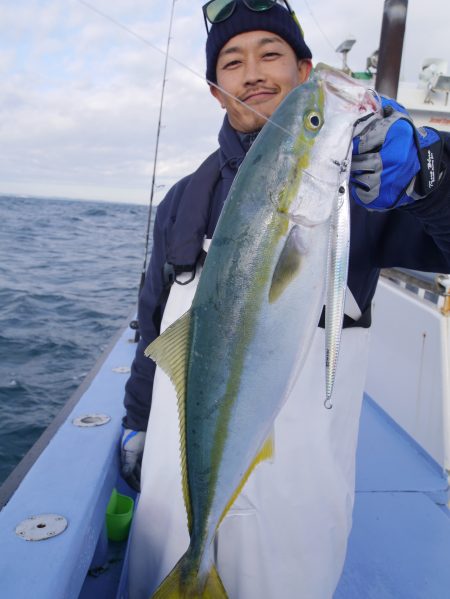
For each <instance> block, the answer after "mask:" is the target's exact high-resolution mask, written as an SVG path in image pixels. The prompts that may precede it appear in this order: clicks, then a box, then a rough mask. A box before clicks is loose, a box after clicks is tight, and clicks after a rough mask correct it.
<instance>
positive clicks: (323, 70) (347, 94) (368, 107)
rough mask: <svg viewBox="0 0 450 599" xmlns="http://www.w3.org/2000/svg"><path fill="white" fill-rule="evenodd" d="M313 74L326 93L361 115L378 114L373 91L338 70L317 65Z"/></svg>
mask: <svg viewBox="0 0 450 599" xmlns="http://www.w3.org/2000/svg"><path fill="white" fill-rule="evenodd" d="M314 74H315V76H316V77H317V79H318V80H320V81H322V82H323V85H324V87H325V88H326V90H327V91H328V92H330V93H331V94H333V95H334V96H337V97H338V98H340V99H341V100H343V101H344V102H346V103H348V104H351V105H353V106H357V107H358V108H359V111H360V112H361V113H368V112H380V110H381V102H380V101H379V99H378V97H377V96H376V95H375V94H374V92H373V90H371V89H370V88H366V87H364V86H363V85H361V83H359V82H358V81H356V80H355V79H352V77H349V76H348V75H346V74H345V73H343V72H342V71H340V70H339V69H335V68H334V67H330V66H329V65H326V64H323V63H319V64H318V65H317V66H316V67H315V69H314Z"/></svg>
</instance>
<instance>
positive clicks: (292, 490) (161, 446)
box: [129, 273, 368, 599]
mask: <svg viewBox="0 0 450 599" xmlns="http://www.w3.org/2000/svg"><path fill="white" fill-rule="evenodd" d="M198 277H199V273H197V276H196V278H195V280H194V281H193V282H192V283H190V284H188V285H186V286H181V285H177V284H175V285H173V286H172V289H171V292H170V296H169V299H168V302H167V306H166V309H165V312H164V316H163V322H162V327H161V330H164V329H165V328H167V326H169V324H171V323H172V322H173V321H174V320H176V319H177V318H178V317H179V316H181V315H182V314H183V313H184V312H185V311H186V310H188V309H189V307H190V306H191V303H192V299H193V297H194V293H195V289H196V287H197V284H198ZM346 312H347V313H349V312H348V310H346ZM350 315H351V314H350ZM367 353H368V330H367V329H360V328H352V329H345V330H344V331H343V335H342V342H341V350H340V356H339V364H338V369H337V376H336V382H335V388H334V393H333V403H334V407H333V409H332V410H326V409H325V408H324V405H323V403H324V398H325V376H324V370H325V369H324V330H323V329H319V328H318V329H317V332H316V334H315V336H314V340H313V345H312V348H311V350H310V352H309V355H308V358H307V360H306V362H305V365H304V367H303V369H302V372H301V374H300V376H299V378H298V381H297V383H296V384H295V386H294V387H293V389H292V392H291V393H290V395H289V398H288V400H287V402H286V403H285V405H284V406H283V408H282V410H281V412H280V414H279V415H278V417H277V419H276V422H275V456H274V458H273V460H272V461H270V462H264V463H262V464H260V465H258V466H257V467H256V469H255V470H254V472H253V473H252V475H251V476H250V478H249V480H248V482H247V483H246V485H245V487H244V489H243V491H242V492H241V494H240V495H239V497H238V498H237V500H236V501H235V503H234V505H233V506H232V508H231V509H230V511H229V512H228V514H227V516H226V517H225V519H224V521H223V522H222V524H221V525H220V528H219V531H218V534H217V540H216V544H215V548H216V563H217V570H218V572H219V574H220V577H221V579H222V581H223V584H224V586H225V589H226V590H227V593H228V597H229V599H279V598H280V597H282V598H283V599H331V597H332V596H333V592H334V590H335V588H336V586H337V583H338V581H339V577H340V574H341V571H342V567H343V564H344V559H345V553H346V547H347V538H348V535H349V532H350V528H351V515H352V508H353V499H354V477H355V452H356V442H357V434H358V423H359V416H360V409H361V401H362V393H363V387H364V381H365V373H366V363H367ZM179 445H180V442H179V429H178V413H177V400H176V396H175V392H174V389H173V386H172V384H171V382H170V381H169V379H168V377H167V376H166V375H165V374H164V372H162V370H160V369H159V368H158V369H157V370H156V375H155V381H154V387H153V403H152V409H151V413H150V420H149V426H148V432H147V440H146V445H145V451H144V457H143V463H142V481H141V487H142V491H141V496H140V500H139V503H138V507H137V511H136V515H135V518H134V524H133V530H132V537H131V547H130V565H129V592H130V599H149V597H151V596H152V593H153V592H154V591H155V589H156V588H157V587H158V585H159V584H160V582H161V581H162V580H163V579H164V578H165V576H166V575H167V574H168V573H169V572H170V570H171V569H172V568H173V566H174V565H175V564H176V562H177V561H178V560H179V558H180V557H181V556H182V555H183V553H184V552H185V551H186V549H187V547H188V544H189V535H188V531H187V519H186V510H185V507H184V502H183V497H182V490H181V467H180V451H179Z"/></svg>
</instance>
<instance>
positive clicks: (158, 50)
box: [77, 0, 293, 137]
mask: <svg viewBox="0 0 450 599" xmlns="http://www.w3.org/2000/svg"><path fill="white" fill-rule="evenodd" d="M175 1H176V0H175ZM77 2H79V3H80V4H82V5H83V6H85V7H86V8H89V10H91V11H92V12H95V13H96V14H97V15H99V16H101V17H103V18H104V19H106V20H107V21H110V22H111V23H113V24H114V25H116V26H117V27H119V28H120V29H123V30H124V31H126V32H127V33H129V34H130V35H132V36H133V37H135V38H136V39H138V40H140V41H141V42H143V43H144V44H146V45H147V46H150V48H152V49H153V50H155V52H158V54H161V55H162V56H164V57H166V56H167V58H168V59H169V60H171V61H172V62H174V63H176V64H177V65H179V66H180V67H182V68H184V69H186V70H187V71H189V72H190V73H191V74H192V75H194V76H195V77H197V78H199V79H201V80H202V81H206V83H208V84H209V85H211V86H212V87H215V88H216V89H218V90H219V91H221V92H222V93H223V94H224V95H226V96H228V97H229V98H232V99H233V100H235V101H236V102H238V103H239V104H241V106H244V107H245V108H247V109H248V110H250V111H251V112H253V113H254V114H256V115H257V116H259V117H260V118H262V119H264V120H265V121H267V122H268V123H271V124H272V125H273V126H274V127H277V129H280V130H281V131H283V133H286V135H289V137H293V135H292V133H291V132H290V131H288V130H287V129H285V128H284V127H282V126H281V125H279V124H278V123H275V122H274V121H272V119H270V118H269V117H267V116H265V115H264V114H262V113H260V112H258V110H256V109H255V108H253V107H252V106H249V105H248V104H246V103H245V102H243V101H242V100H240V99H239V98H238V97H237V96H235V95H234V94H231V93H230V92H228V91H227V90H226V89H224V88H223V87H221V86H220V85H218V84H217V83H214V82H213V81H209V79H206V77H205V76H204V75H202V74H201V73H199V72H198V71H196V70H195V69H193V68H192V67H190V66H189V65H187V64H186V63H184V62H183V61H181V60H179V59H178V58H176V57H175V56H172V55H171V54H169V53H166V52H165V51H164V50H161V48H159V47H158V46H156V44H154V43H153V42H151V41H150V40H148V39H147V38H145V37H144V36H142V35H140V34H139V33H137V32H136V31H134V30H133V29H131V28H130V27H127V26H126V25H124V24H123V23H121V22H120V21H118V20H117V19H115V18H114V17H111V16H110V15H108V14H107V13H105V12H103V11H102V10H100V9H98V8H96V7H95V6H92V4H89V2H86V0H77Z"/></svg>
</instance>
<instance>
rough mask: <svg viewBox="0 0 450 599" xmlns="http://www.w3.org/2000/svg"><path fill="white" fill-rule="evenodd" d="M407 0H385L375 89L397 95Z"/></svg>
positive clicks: (390, 95)
mask: <svg viewBox="0 0 450 599" xmlns="http://www.w3.org/2000/svg"><path fill="white" fill-rule="evenodd" d="M407 12H408V0H385V2H384V13H383V23H382V25H381V38H380V51H379V56H378V68H377V78H376V81H375V89H376V90H377V91H378V93H380V94H382V95H384V96H389V97H390V98H396V97H397V91H398V81H399V79H400V65H401V62H402V51H403V38H404V35H405V26H406V15H407Z"/></svg>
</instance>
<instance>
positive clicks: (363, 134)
mask: <svg viewBox="0 0 450 599" xmlns="http://www.w3.org/2000/svg"><path fill="white" fill-rule="evenodd" d="M381 102H382V114H373V115H371V116H369V118H367V117H366V119H364V120H362V121H361V122H360V123H358V125H357V126H356V128H355V134H354V137H353V157H352V166H351V175H350V193H351V196H352V198H353V199H354V200H355V202H357V203H358V204H360V205H362V206H365V207H366V208H369V209H370V210H389V209H391V208H397V207H399V206H403V205H406V204H409V203H411V202H414V201H415V200H418V199H420V198H423V197H425V196H426V195H428V194H429V193H430V192H431V191H433V190H434V189H435V188H436V187H437V184H438V182H439V166H440V162H441V152H442V141H441V138H440V137H439V134H438V133H437V131H435V130H434V129H431V128H429V127H422V128H420V129H416V128H415V127H414V124H413V123H412V121H411V117H410V116H409V114H408V112H407V111H406V110H405V108H403V106H401V105H400V104H398V103H397V102H396V101H395V100H391V99H390V98H381Z"/></svg>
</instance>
